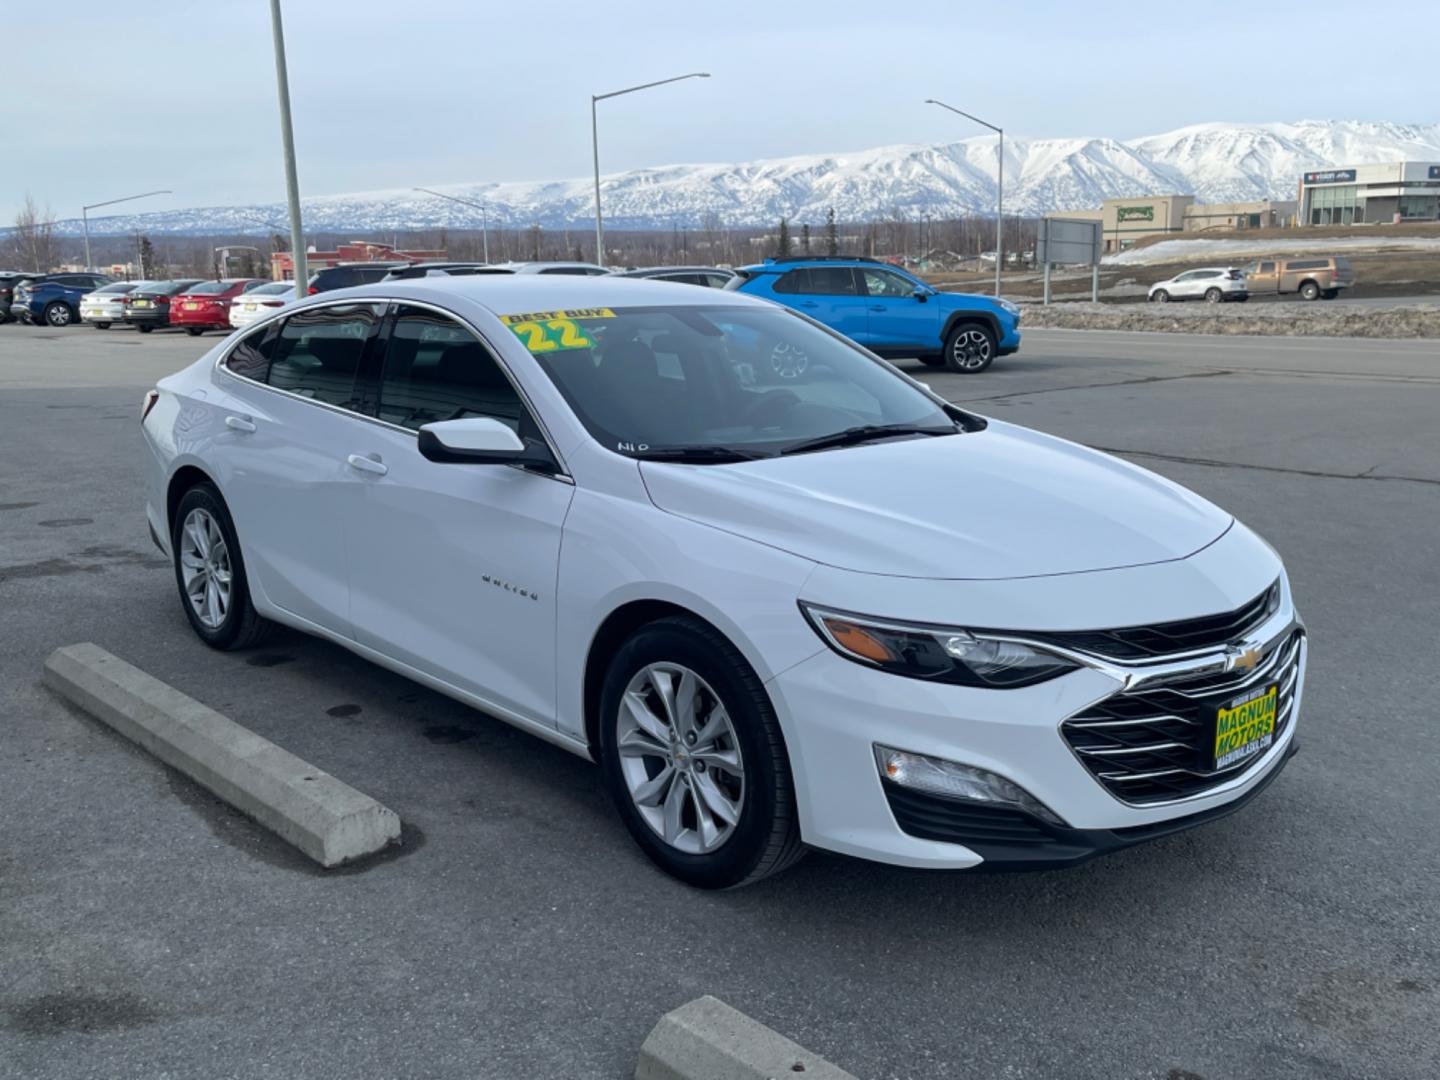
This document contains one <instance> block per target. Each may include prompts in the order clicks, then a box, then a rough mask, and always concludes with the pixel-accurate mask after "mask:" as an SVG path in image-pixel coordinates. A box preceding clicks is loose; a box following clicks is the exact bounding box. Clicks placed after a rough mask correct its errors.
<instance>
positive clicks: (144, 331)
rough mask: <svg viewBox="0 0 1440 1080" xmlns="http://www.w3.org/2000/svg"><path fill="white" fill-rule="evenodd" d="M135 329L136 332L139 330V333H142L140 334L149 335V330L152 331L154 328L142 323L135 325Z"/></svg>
mask: <svg viewBox="0 0 1440 1080" xmlns="http://www.w3.org/2000/svg"><path fill="white" fill-rule="evenodd" d="M135 329H136V330H139V331H140V333H142V334H148V333H150V331H151V330H154V329H155V327H153V326H151V325H150V324H149V323H143V322H142V323H136V324H135Z"/></svg>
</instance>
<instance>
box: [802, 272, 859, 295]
mask: <svg viewBox="0 0 1440 1080" xmlns="http://www.w3.org/2000/svg"><path fill="white" fill-rule="evenodd" d="M809 275H810V278H809V281H808V282H807V283H806V284H807V285H808V288H806V289H805V291H806V292H808V293H817V294H820V295H822V296H854V295H856V288H855V275H854V273H853V272H852V271H851V270H850V268H849V267H848V266H812V267H810V270H809Z"/></svg>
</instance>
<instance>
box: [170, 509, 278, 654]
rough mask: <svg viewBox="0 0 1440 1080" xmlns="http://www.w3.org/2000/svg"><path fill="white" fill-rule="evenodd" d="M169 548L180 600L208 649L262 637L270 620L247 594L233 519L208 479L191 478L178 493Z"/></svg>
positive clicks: (238, 646) (248, 643)
mask: <svg viewBox="0 0 1440 1080" xmlns="http://www.w3.org/2000/svg"><path fill="white" fill-rule="evenodd" d="M170 551H171V553H172V559H173V561H174V564H175V584H176V587H177V588H178V589H179V590H180V605H181V607H183V608H184V610H185V616H186V618H188V619H189V620H190V627H191V629H192V630H194V631H195V634H196V636H197V637H198V638H199V639H200V640H201V641H203V642H205V644H206V645H209V646H210V647H211V648H212V649H222V650H232V649H248V648H249V647H250V646H252V645H255V644H258V643H259V642H260V641H262V640H263V639H264V638H265V636H266V635H267V634H268V633H269V631H270V628H271V627H272V625H273V624H272V623H271V622H270V621H269V620H267V619H264V618H262V617H261V616H260V614H259V613H258V612H257V611H256V610H255V605H254V604H253V603H252V602H251V600H250V583H249V580H248V579H247V578H246V576H245V560H244V558H243V557H242V555H241V552H240V541H239V540H238V539H237V538H236V536H235V523H234V522H233V521H231V520H230V511H229V510H228V509H226V507H225V500H224V499H222V498H221V497H220V492H219V491H217V490H216V489H215V487H214V485H213V484H207V483H202V484H197V485H195V486H194V487H192V488H191V489H190V490H189V491H187V492H185V494H184V495H182V496H181V497H180V505H179V506H177V507H176V509H175V520H174V521H173V522H171V525H170ZM222 575H228V581H227V580H226V577H225V576H222ZM197 585H198V589H197ZM227 587H228V592H227V591H226V590H227Z"/></svg>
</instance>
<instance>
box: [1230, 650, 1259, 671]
mask: <svg viewBox="0 0 1440 1080" xmlns="http://www.w3.org/2000/svg"><path fill="white" fill-rule="evenodd" d="M1258 663H1260V650H1259V649H1254V648H1251V649H1246V650H1245V651H1244V652H1232V653H1231V654H1230V670H1231V671H1254V670H1255V665H1256V664H1258Z"/></svg>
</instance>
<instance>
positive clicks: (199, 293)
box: [170, 278, 265, 336]
mask: <svg viewBox="0 0 1440 1080" xmlns="http://www.w3.org/2000/svg"><path fill="white" fill-rule="evenodd" d="M264 284H265V282H264V281H263V280H262V279H260V278H225V279H224V280H223V281H202V282H201V283H200V284H199V285H196V286H193V287H192V288H189V289H186V290H185V291H184V292H182V293H180V294H179V295H178V296H176V297H174V298H173V299H172V300H171V301H170V325H171V326H183V327H184V328H185V332H186V333H187V334H195V335H197V336H198V335H200V334H203V333H204V332H205V331H206V330H225V331H228V330H229V329H230V301H231V300H233V299H235V297H237V296H239V295H240V294H241V293H247V292H249V291H250V290H251V289H253V288H255V287H256V286H257V285H264Z"/></svg>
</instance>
